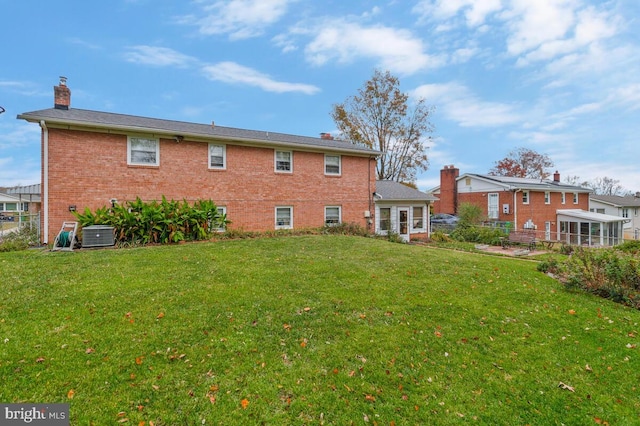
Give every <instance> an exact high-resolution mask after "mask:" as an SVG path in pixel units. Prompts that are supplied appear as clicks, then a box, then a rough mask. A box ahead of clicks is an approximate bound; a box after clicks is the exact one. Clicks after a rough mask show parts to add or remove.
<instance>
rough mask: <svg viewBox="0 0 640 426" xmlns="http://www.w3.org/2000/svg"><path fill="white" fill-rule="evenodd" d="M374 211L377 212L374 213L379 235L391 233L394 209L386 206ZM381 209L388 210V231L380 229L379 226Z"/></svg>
mask: <svg viewBox="0 0 640 426" xmlns="http://www.w3.org/2000/svg"><path fill="white" fill-rule="evenodd" d="M376 209H377V211H376V213H377V214H376V223H377V225H378V227H377V230H378V233H379V234H380V235H387V234H388V233H389V232H390V231H393V220H392V217H393V213H394V209H393V208H392V207H391V206H388V207H387V206H384V207H377V208H376ZM382 209H389V219H388V220H389V229H382V225H381V222H382Z"/></svg>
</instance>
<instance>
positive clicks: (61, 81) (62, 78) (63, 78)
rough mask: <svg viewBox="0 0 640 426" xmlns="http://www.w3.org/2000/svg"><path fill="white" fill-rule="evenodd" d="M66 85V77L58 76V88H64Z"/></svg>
mask: <svg viewBox="0 0 640 426" xmlns="http://www.w3.org/2000/svg"><path fill="white" fill-rule="evenodd" d="M66 85H67V77H65V76H63V75H61V76H60V86H66Z"/></svg>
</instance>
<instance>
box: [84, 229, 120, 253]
mask: <svg viewBox="0 0 640 426" xmlns="http://www.w3.org/2000/svg"><path fill="white" fill-rule="evenodd" d="M115 243H116V242H115V236H114V229H113V226H107V225H91V226H85V227H84V228H82V247H83V248H85V247H109V246H112V245H115Z"/></svg>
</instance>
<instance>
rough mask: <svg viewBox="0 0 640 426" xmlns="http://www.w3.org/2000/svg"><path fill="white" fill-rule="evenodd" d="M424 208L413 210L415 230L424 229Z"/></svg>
mask: <svg viewBox="0 0 640 426" xmlns="http://www.w3.org/2000/svg"><path fill="white" fill-rule="evenodd" d="M423 212H424V208H423V207H414V208H413V218H412V219H413V222H412V225H413V229H414V230H416V229H424V217H423V215H424V213H423Z"/></svg>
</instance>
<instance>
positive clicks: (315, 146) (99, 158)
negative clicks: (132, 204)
mask: <svg viewBox="0 0 640 426" xmlns="http://www.w3.org/2000/svg"><path fill="white" fill-rule="evenodd" d="M18 118H19V119H23V120H26V121H28V122H31V123H37V124H38V125H39V126H40V127H41V129H42V131H41V137H42V152H41V155H42V215H41V225H42V226H41V234H42V235H41V238H42V242H43V243H45V244H46V243H48V242H49V241H50V242H53V239H54V237H55V235H56V234H57V233H58V231H59V229H60V227H61V225H62V223H63V222H64V221H73V220H74V216H73V214H72V213H71V211H72V210H78V211H83V210H84V209H85V208H87V207H88V208H89V209H91V210H95V209H96V208H99V207H103V206H107V205H109V204H110V203H112V202H119V203H122V202H123V201H128V200H134V199H135V198H136V197H140V198H141V199H142V200H144V201H150V200H159V199H160V198H161V197H162V196H165V197H166V198H167V199H175V200H187V201H189V202H193V201H195V200H197V199H211V200H213V201H214V202H215V203H216V205H217V206H218V207H219V208H220V209H221V210H222V211H223V212H224V213H226V215H227V218H228V219H229V220H230V221H231V225H230V227H232V228H235V229H243V230H247V231H266V230H273V229H293V228H306V227H320V226H322V225H324V224H326V223H336V222H348V223H356V224H359V225H361V226H366V227H370V226H371V224H372V220H371V219H372V218H371V213H370V212H372V211H373V210H374V199H373V193H374V192H375V190H376V182H375V164H376V159H377V156H378V154H379V152H378V151H375V150H371V149H368V148H365V147H361V146H357V145H353V144H350V143H347V142H343V141H338V140H334V139H333V138H332V137H331V136H330V135H329V134H322V135H321V137H320V138H313V137H304V136H295V135H288V134H282V133H272V132H265V131H255V130H245V129H237V128H230V127H222V126H217V125H214V124H213V123H212V124H210V125H207V124H195V123H187V122H180V121H171V120H162V119H155V118H146V117H138V116H132V115H124V114H115V113H109V112H99V111H90V110H82V109H74V108H71V91H70V90H69V88H68V87H67V85H66V79H64V78H61V81H60V84H59V85H58V86H55V87H54V107H53V108H49V109H44V110H39V111H33V112H26V113H23V114H20V115H18Z"/></svg>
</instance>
